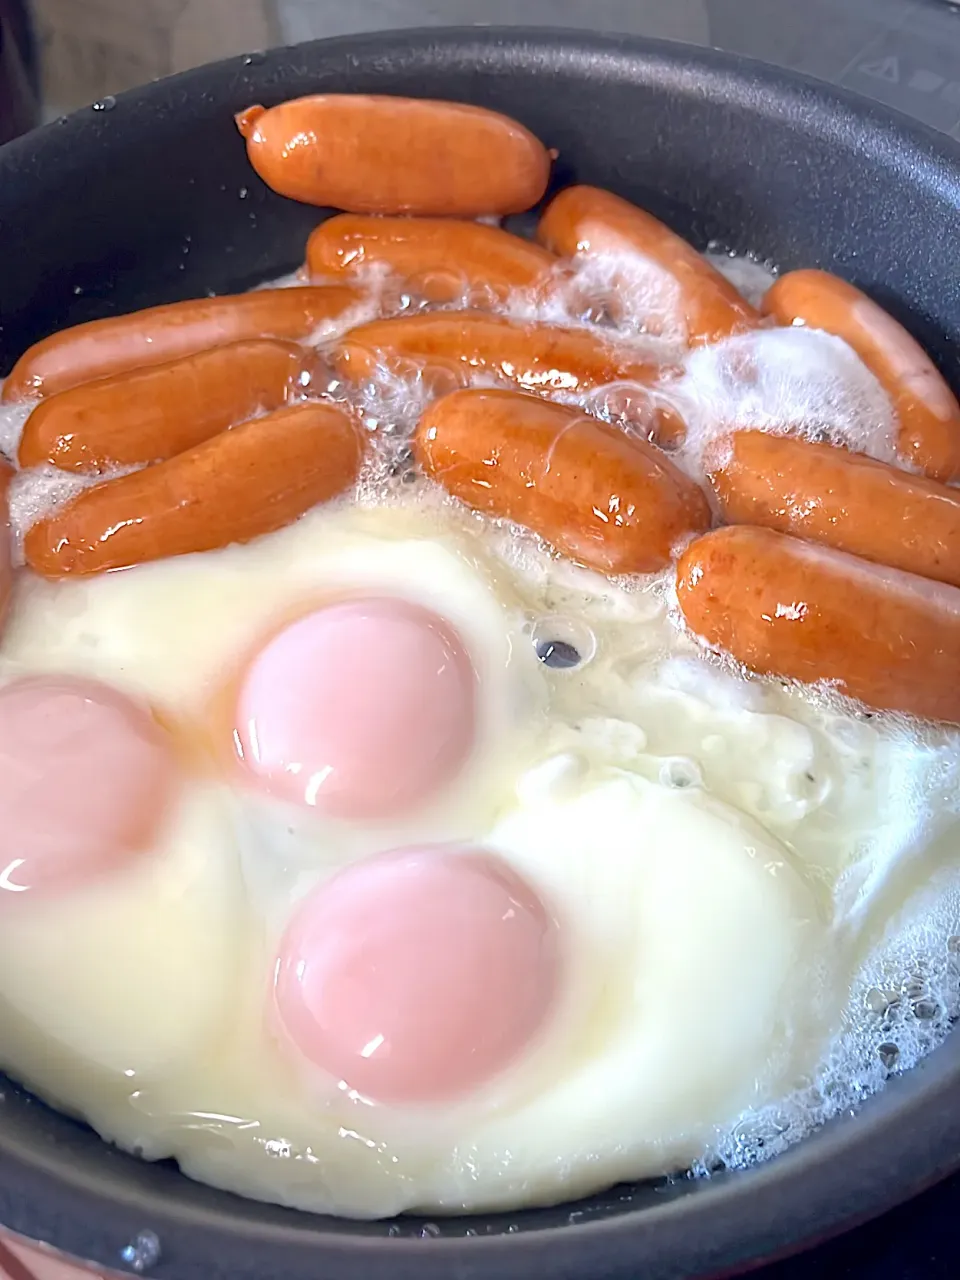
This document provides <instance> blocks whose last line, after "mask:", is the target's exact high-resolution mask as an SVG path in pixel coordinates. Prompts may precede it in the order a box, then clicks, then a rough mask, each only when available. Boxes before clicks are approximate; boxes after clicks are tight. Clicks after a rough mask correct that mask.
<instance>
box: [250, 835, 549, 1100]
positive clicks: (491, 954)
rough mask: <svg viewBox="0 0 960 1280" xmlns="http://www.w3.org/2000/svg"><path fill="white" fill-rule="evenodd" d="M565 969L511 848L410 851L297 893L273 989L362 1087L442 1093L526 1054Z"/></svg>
mask: <svg viewBox="0 0 960 1280" xmlns="http://www.w3.org/2000/svg"><path fill="white" fill-rule="evenodd" d="M559 971H560V963H559V947H558V936H557V928H556V923H555V921H554V920H553V919H552V918H551V917H550V915H549V914H548V912H547V911H546V909H545V908H544V905H543V903H542V902H541V901H540V900H539V898H538V897H537V895H536V894H535V893H534V891H533V890H532V889H531V888H530V886H529V885H528V884H526V883H525V882H524V881H523V880H521V879H520V877H519V876H517V875H516V874H515V873H514V872H513V871H512V870H511V869H510V868H509V867H508V866H506V865H505V864H504V863H503V862H501V861H500V859H498V858H496V857H494V856H493V855H492V854H489V853H487V852H484V851H483V850H479V849H477V850H473V849H469V850H468V849H455V848H450V847H439V846H435V847H432V848H431V847H427V848H423V849H405V850H400V851H394V852H392V853H388V854H383V855H381V856H379V857H376V858H371V859H368V860H366V861H364V862H361V863H358V864H356V865H355V866H353V867H350V868H349V869H348V870H346V871H343V872H340V873H339V874H338V875H336V876H334V877H333V878H332V879H331V880H328V881H327V882H326V883H325V884H323V885H321V886H320V888H319V889H317V890H316V891H315V892H314V893H313V894H311V895H310V896H309V897H307V898H306V899H305V900H304V901H303V902H302V903H301V904H300V906H299V908H298V910H297V913H296V915H295V916H294V918H293V920H292V921H291V923H290V925H289V926H288V928H287V932H286V934H285V936H284V938H283V940H282V943H281V947H280V952H279V956H278V959H277V963H276V971H275V974H276V976H275V987H274V1000H275V1005H276V1010H277V1012H278V1013H279V1017H280V1023H281V1026H282V1027H283V1029H284V1030H285V1032H286V1034H287V1036H288V1037H289V1039H290V1040H291V1041H292V1042H293V1044H294V1046H295V1047H296V1048H297V1049H298V1050H299V1052H300V1053H301V1054H302V1055H303V1056H304V1057H305V1058H306V1059H308V1060H309V1061H310V1062H311V1063H313V1064H314V1065H316V1066H317V1067H320V1068H321V1069H322V1070H323V1071H325V1072H327V1073H329V1074H330V1075H331V1076H333V1077H334V1078H335V1079H337V1080H343V1081H345V1082H346V1083H347V1085H348V1086H349V1087H350V1088H352V1089H355V1090H356V1091H357V1092H358V1093H359V1094H361V1095H362V1096H363V1097H366V1098H368V1099H371V1100H373V1101H378V1102H387V1103H416V1102H435V1101H441V1100H445V1099H450V1098H455V1097H457V1096H460V1095H462V1094H465V1093H468V1092H469V1091H471V1090H473V1089H476V1088H477V1087H478V1086H480V1085H482V1084H483V1083H484V1082H486V1081H487V1080H489V1079H490V1078H491V1077H493V1076H495V1075H496V1074H498V1073H499V1072H500V1071H502V1070H503V1069H504V1068H505V1067H507V1066H508V1065H509V1064H510V1063H511V1062H513V1061H514V1060H515V1059H516V1058H517V1057H518V1056H519V1055H520V1054H521V1053H522V1052H523V1050H524V1048H525V1047H526V1046H528V1045H529V1043H530V1042H531V1041H532V1040H533V1038H534V1037H535V1035H536V1033H537V1031H538V1030H539V1029H540V1028H541V1027H542V1026H543V1024H544V1022H545V1020H546V1018H547V1015H548V1013H549V1012H550V1010H551V1008H552V1006H553V1004H554V1002H555V999H556V994H557V989H558V985H559Z"/></svg>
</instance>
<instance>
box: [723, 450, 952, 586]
mask: <svg viewBox="0 0 960 1280" xmlns="http://www.w3.org/2000/svg"><path fill="white" fill-rule="evenodd" d="M707 474H708V476H709V479H710V483H711V485H712V486H713V490H714V493H715V494H716V496H717V503H718V506H719V509H720V515H721V517H722V518H723V520H724V521H725V522H726V523H727V524H755V525H762V526H763V527H764V528H767V529H778V530H779V531H780V532H781V533H792V534H794V535H796V536H797V537H798V538H807V539H809V541H811V542H819V543H822V544H823V545H824V546H828V547H836V548H837V550H839V551H849V552H850V553H851V555H856V556H862V557H863V558H864V559H865V560H873V561H875V562H876V563H877V564H888V565H891V566H892V567H893V568H894V569H903V570H905V571H906V572H907V573H917V574H919V575H920V576H921V577H923V578H933V579H935V580H936V581H937V582H949V583H951V584H952V585H953V586H955V587H960V490H957V489H951V488H948V487H947V486H946V485H942V484H938V483H937V481H936V480H927V479H925V478H924V477H922V476H913V475H909V474H908V473H907V472H905V471H900V470H899V469H898V468H896V467H890V466H887V464H886V463H883V462H875V461H873V459H871V458H865V457H863V456H862V455H861V454H857V453H848V452H847V450H846V449H837V448H834V447H833V446H832V445H826V444H810V443H809V442H808V441H806V440H797V439H795V438H793V437H790V436H775V435H770V434H767V433H765V432H762V431H737V432H734V433H733V434H732V435H730V436H727V437H725V438H724V439H722V440H721V441H720V442H718V445H717V447H716V448H715V449H714V450H713V451H712V453H711V454H710V455H708V457H707Z"/></svg>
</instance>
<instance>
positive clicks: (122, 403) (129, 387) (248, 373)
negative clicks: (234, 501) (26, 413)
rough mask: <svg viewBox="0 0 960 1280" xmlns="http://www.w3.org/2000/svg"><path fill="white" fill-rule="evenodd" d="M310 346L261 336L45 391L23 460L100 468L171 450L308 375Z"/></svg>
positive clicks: (259, 408) (269, 404)
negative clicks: (49, 392)
mask: <svg viewBox="0 0 960 1280" xmlns="http://www.w3.org/2000/svg"><path fill="white" fill-rule="evenodd" d="M314 359H315V357H314V356H313V354H312V353H310V352H308V351H306V350H305V349H304V348H303V347H300V346H297V345H296V344H295V343H292V342H278V341H274V340H271V339H264V340H263V341H261V342H232V343H229V344H228V345H227V346H224V347H212V348H211V349H210V350H209V351H200V352H198V353H197V354H196V355H192V356H186V357H185V358H184V359H182V360H171V361H170V363H169V364H158V365H154V366H153V367H152V368H148V369H134V370H133V371H132V372H130V373H121V374H117V375H116V376H115V377H112V378H100V379H98V380H97V381H96V382H85V383H83V384H82V385H81V386H79V387H71V389H70V390H69V391H61V392H59V393H58V394H57V395H53V396H48V397H47V399H45V400H41V402H40V404H38V405H37V407H36V409H34V411H33V413H31V415H30V417H29V418H28V419H27V423H26V426H25V427H24V430H23V435H22V437H21V439H20V453H19V460H20V465H21V467H34V466H37V465H38V464H39V463H41V462H52V463H53V464H54V466H57V467H60V468H61V469H62V470H64V471H80V472H88V473H93V474H97V473H98V472H100V471H103V470H104V469H105V468H108V467H111V466H136V465H138V464H142V463H148V462H158V461H162V460H163V459H164V458H172V457H174V455H175V454H178V453H182V452H183V451H184V449H191V448H193V446H194V445H197V444H200V443H201V442H202V441H204V440H209V439H210V437H211V436H215V435H216V434H217V433H218V432H220V431H223V430H225V429H226V428H227V427H232V426H233V425H234V424H235V423H237V422H245V421H246V420H247V419H248V418H252V417H254V415H255V414H257V413H262V412H264V411H269V410H272V409H278V408H279V407H280V406H281V405H282V404H284V403H285V401H286V400H287V397H288V396H289V395H290V394H291V393H292V392H295V391H296V390H298V389H299V388H300V387H301V386H302V385H303V382H304V380H305V379H307V378H309V367H310V363H311V362H312V361H313V360H314Z"/></svg>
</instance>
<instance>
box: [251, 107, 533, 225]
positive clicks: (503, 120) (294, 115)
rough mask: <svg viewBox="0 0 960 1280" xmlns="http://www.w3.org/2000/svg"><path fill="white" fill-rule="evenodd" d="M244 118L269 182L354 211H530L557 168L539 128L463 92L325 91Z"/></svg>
mask: <svg viewBox="0 0 960 1280" xmlns="http://www.w3.org/2000/svg"><path fill="white" fill-rule="evenodd" d="M236 120H237V128H238V129H239V130H240V132H241V134H242V135H243V137H244V138H245V139H246V141H247V155H248V156H249V158H250V163H251V164H252V165H253V167H254V169H256V171H257V173H258V174H259V175H260V177H261V178H262V179H263V181H264V182H265V183H266V184H267V186H268V187H271V188H272V189H273V190H274V191H276V192H278V193H279V194H280V195H282V196H289V197H291V198H292V199H294V200H302V201H303V202H304V203H306V204H315V205H323V206H329V207H330V208H332V209H343V210H345V211H346V212H348V213H387V214H398V213H409V214H419V215H426V216H436V217H458V218H475V217H479V216H481V215H483V214H496V215H502V214H507V213H521V212H522V211H523V210H524V209H529V208H531V207H532V206H533V205H535V204H536V203H537V201H538V200H540V198H541V197H542V196H543V193H544V191H545V190H546V186H547V178H548V177H549V174H550V157H549V155H548V154H547V151H546V149H545V148H544V146H543V144H542V143H540V142H538V141H537V139H536V138H535V137H534V136H533V134H532V133H530V132H529V131H528V130H527V129H524V128H523V126H522V125H520V124H518V123H517V122H516V121H515V120H511V119H510V118H509V117H508V116H503V115H500V114H499V113H498V112H496V111H487V110H485V109H484V108H483V107H473V106H467V105H466V104H464V103H460V102H434V101H431V100H429V99H425V98H388V97H371V96H367V95H365V94H359V93H358V94H335V93H334V94H318V95H316V96H314V97H308V98H297V99H295V100H294V101H292V102H284V103H281V105H280V106H277V107H273V108H271V109H270V110H266V109H265V108H264V107H261V106H253V107H249V108H248V109H247V110H246V111H242V112H241V113H240V114H239V115H238V116H237V117H236Z"/></svg>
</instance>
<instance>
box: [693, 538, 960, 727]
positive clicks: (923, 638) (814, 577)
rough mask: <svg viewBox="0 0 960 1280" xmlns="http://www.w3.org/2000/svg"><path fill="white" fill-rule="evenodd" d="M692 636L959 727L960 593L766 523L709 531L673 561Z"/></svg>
mask: <svg viewBox="0 0 960 1280" xmlns="http://www.w3.org/2000/svg"><path fill="white" fill-rule="evenodd" d="M677 596H678V600H679V603H680V608H681V610H682V612H683V616H684V618H685V619H686V621H687V625H688V626H689V627H690V629H691V631H693V632H695V634H696V635H698V636H700V637H701V639H703V640H705V641H706V642H707V643H708V644H710V645H712V646H714V647H715V648H718V649H722V650H725V651H726V652H727V653H729V654H731V655H732V656H733V657H734V658H736V660H737V661H738V662H742V663H743V664H744V665H745V666H747V667H749V668H750V669H751V670H753V671H757V672H760V673H761V674H763V675H775V676H782V677H786V678H788V679H792V680H801V681H803V682H805V683H808V684H812V683H815V682H817V681H820V680H829V681H835V682H836V685H837V687H838V688H839V691H840V692H841V693H844V694H846V695H847V696H849V697H851V698H857V699H859V700H860V701H861V702H865V703H866V704H867V706H870V707H876V708H878V709H879V710H885V711H901V712H904V713H906V714H907V715H913V716H919V717H922V718H924V719H930V720H946V721H950V722H951V723H958V722H960V681H958V680H957V671H958V669H960V590H957V588H956V587H950V586H946V585H944V584H943V583H940V582H929V581H927V579H925V578H918V577H916V576H914V575H913V574H910V573H903V572H901V571H900V570H898V569H888V568H886V567H881V566H878V565H873V564H869V563H868V562H867V561H865V560H860V559H858V558H857V557H855V556H850V555H847V554H846V553H845V552H842V551H834V550H832V549H830V548H827V547H817V546H814V545H813V544H811V543H809V542H802V541H801V540H800V539H799V538H791V537H789V536H788V535H787V534H783V533H775V532H774V531H773V530H771V529H751V528H745V527H743V526H733V527H730V528H726V529H717V530H716V531H715V532H713V533H708V534H706V535H705V536H704V537H702V538H698V539H697V540H696V542H693V543H691V545H690V546H689V547H688V548H687V549H686V551H685V552H684V554H683V555H682V556H681V558H680V563H679V565H678V566H677Z"/></svg>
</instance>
